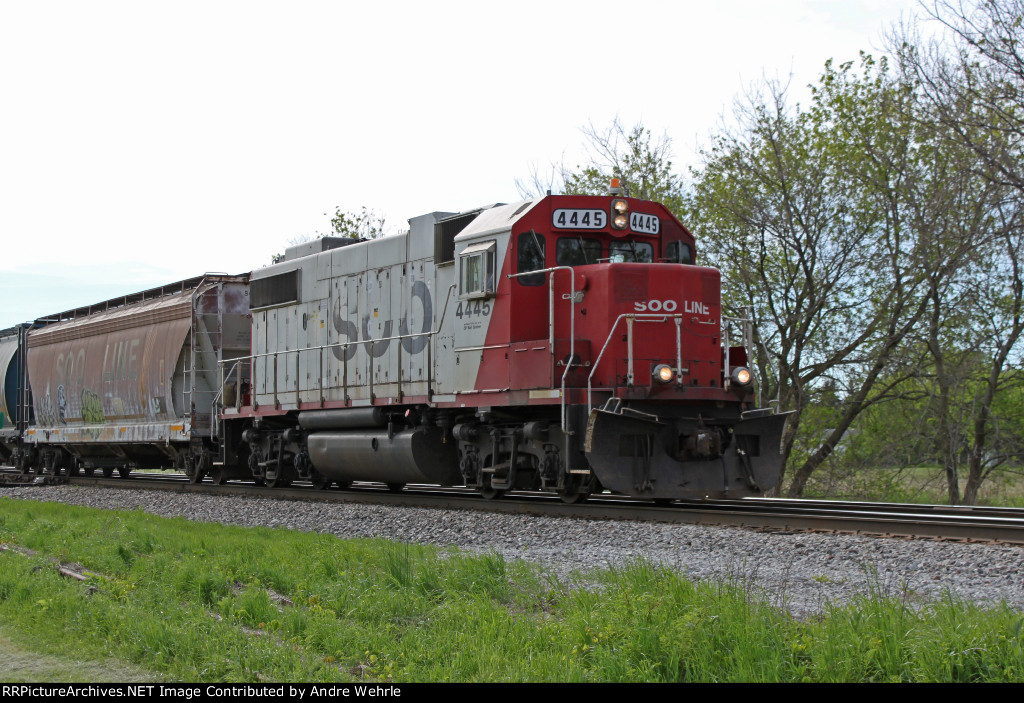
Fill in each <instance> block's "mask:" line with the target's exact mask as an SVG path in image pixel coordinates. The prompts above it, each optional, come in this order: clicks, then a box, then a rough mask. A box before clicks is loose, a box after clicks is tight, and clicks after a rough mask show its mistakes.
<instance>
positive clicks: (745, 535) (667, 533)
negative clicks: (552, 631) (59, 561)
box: [0, 486, 1024, 617]
mask: <svg viewBox="0 0 1024 703" xmlns="http://www.w3.org/2000/svg"><path fill="white" fill-rule="evenodd" d="M0 495H3V496H9V497H12V498H22V499H30V500H48V501H58V502H63V503H71V504H76V505H85V506H91V507H94V508H105V509H125V510H133V509H139V510H144V511H146V512H150V513H153V514H156V515H162V516H165V517H178V516H185V517H188V518H189V519H192V520H197V521H209V522H221V523H224V524H230V525H240V526H244V527H252V526H265V527H287V528H289V529H295V530H305V531H311V532H314V531H315V532H325V533H330V534H334V535H337V536H338V537H382V538H386V539H392V540H397V541H401V542H416V543H423V544H434V545H438V546H445V547H447V546H454V547H458V548H461V549H465V550H471V551H478V552H487V551H491V550H494V551H496V552H498V553H500V554H501V555H502V556H503V557H504V558H505V559H508V560H512V559H525V560H529V561H532V562H535V563H538V564H540V565H541V566H542V567H543V568H544V569H546V570H548V571H549V572H551V573H553V574H554V575H556V576H557V577H559V578H562V579H565V578H568V577H570V576H571V575H572V574H573V572H575V571H582V572H585V571H586V570H589V569H594V568H600V567H608V566H621V565H623V564H626V563H628V562H629V561H631V560H635V559H637V558H645V559H648V560H650V561H652V562H655V563H661V564H665V565H668V566H671V567H672V568H675V569H678V570H680V571H681V572H683V573H685V574H686V575H688V576H689V577H691V578H696V579H713V580H727V581H730V582H733V583H737V584H738V585H740V586H743V587H744V588H747V589H748V590H751V591H755V592H758V591H760V592H763V593H764V594H765V595H766V596H767V597H768V599H769V601H770V602H772V603H774V604H776V605H779V606H780V607H784V608H787V609H788V610H789V611H790V612H791V613H792V614H793V615H795V616H797V617H806V616H809V615H813V614H814V613H817V612H820V611H821V609H822V608H823V607H824V606H825V604H826V603H828V602H830V601H831V602H843V601H846V600H848V599H850V598H853V597H855V596H857V595H861V594H867V593H869V592H876V593H878V592H880V593H882V594H884V595H889V596H893V597H896V598H901V599H904V600H906V601H908V602H910V603H914V604H920V603H925V602H927V601H929V600H932V599H938V598H942V597H944V596H945V595H946V594H951V595H952V596H954V597H956V598H958V599H962V600H965V601H971V602H974V603H978V604H980V605H983V606H995V605H998V604H999V603H1000V602H1001V601H1005V602H1006V603H1007V604H1008V605H1010V606H1011V607H1013V608H1015V609H1018V610H1024V573H1022V570H1021V566H1022V562H1024V549H1022V548H1018V547H1010V546H992V545H979V544H961V543H952V542H936V541H930V540H897V539H878V538H868V537H857V536H844V535H824V534H777V533H766V532H758V531H754V530H746V529H739V528H726V527H702V526H694V525H665V524H654V523H646V522H613V521H607V520H587V519H576V518H552V517H534V516H529V515H506V514H501V513H486V512H476V511H455V510H440V509H433V508H408V507H398V506H383V505H369V504H360V503H317V502H305V501H283V500H278V499H273V498H239V497H221V496H206V495H194V494H191V495H185V494H176V493H168V492H166V491H146V490H135V489H99V488H85V487H80V486H39V487H25V488H12V489H9V490H4V491H3V492H0Z"/></svg>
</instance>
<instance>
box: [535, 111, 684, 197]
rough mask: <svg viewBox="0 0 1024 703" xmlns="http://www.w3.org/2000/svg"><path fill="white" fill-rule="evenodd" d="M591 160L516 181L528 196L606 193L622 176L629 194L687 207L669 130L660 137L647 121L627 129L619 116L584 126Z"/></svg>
mask: <svg viewBox="0 0 1024 703" xmlns="http://www.w3.org/2000/svg"><path fill="white" fill-rule="evenodd" d="M582 131H583V135H584V137H585V138H586V148H587V152H588V155H589V157H590V161H589V162H588V163H586V164H578V165H576V167H575V168H570V167H568V166H566V165H565V164H562V165H560V166H558V165H552V166H551V169H550V172H549V173H548V174H547V175H546V176H541V174H540V173H539V172H538V170H537V169H536V168H533V169H532V173H531V177H530V179H528V180H527V181H523V180H520V179H517V180H516V187H517V188H518V189H519V192H520V194H521V195H522V196H523V197H536V196H538V195H540V194H541V193H543V192H545V191H555V192H562V193H566V194H570V195H573V194H577V195H603V194H605V193H607V192H608V186H609V184H610V183H611V179H612V178H618V179H619V184H620V187H621V188H622V193H623V195H626V196H628V197H632V198H641V199H643V200H653V201H656V202H660V203H663V204H664V205H665V206H666V207H668V209H669V210H671V211H672V212H674V213H676V214H679V213H680V212H682V208H683V181H682V177H681V176H679V175H678V174H677V173H675V171H674V170H673V167H672V160H671V155H672V141H671V139H669V137H668V135H667V134H663V135H662V136H661V137H660V138H658V139H655V138H654V136H653V135H652V134H651V130H650V129H648V128H647V127H644V126H643V124H637V125H634V126H633V127H631V128H629V129H626V128H625V127H624V126H623V125H622V123H621V122H620V121H619V120H618V119H617V118H616V119H615V120H614V122H612V125H611V126H610V127H608V128H607V129H604V130H599V129H597V128H596V127H594V125H593V124H590V125H588V126H587V127H584V128H583V130H582Z"/></svg>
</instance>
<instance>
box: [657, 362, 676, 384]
mask: <svg viewBox="0 0 1024 703" xmlns="http://www.w3.org/2000/svg"><path fill="white" fill-rule="evenodd" d="M653 376H654V378H656V379H657V380H659V381H661V382H662V383H669V382H671V381H672V377H673V376H675V372H673V371H672V367H671V366H669V365H668V364H658V365H657V366H655V367H654V374H653Z"/></svg>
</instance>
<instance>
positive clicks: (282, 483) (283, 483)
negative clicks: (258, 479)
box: [267, 474, 292, 488]
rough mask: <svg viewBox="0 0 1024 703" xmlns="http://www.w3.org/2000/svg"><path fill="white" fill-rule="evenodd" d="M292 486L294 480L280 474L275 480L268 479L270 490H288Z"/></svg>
mask: <svg viewBox="0 0 1024 703" xmlns="http://www.w3.org/2000/svg"><path fill="white" fill-rule="evenodd" d="M290 485H292V479H291V477H289V476H282V475H281V474H278V475H277V476H274V478H268V479H267V487H268V488H288V486H290Z"/></svg>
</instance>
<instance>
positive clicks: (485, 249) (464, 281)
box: [459, 241, 495, 298]
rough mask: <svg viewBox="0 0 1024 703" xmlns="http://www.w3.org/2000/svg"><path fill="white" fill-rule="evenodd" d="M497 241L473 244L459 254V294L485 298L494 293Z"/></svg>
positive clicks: (464, 296) (465, 296) (467, 296)
mask: <svg viewBox="0 0 1024 703" xmlns="http://www.w3.org/2000/svg"><path fill="white" fill-rule="evenodd" d="M494 251H495V242H494V241H489V242H480V243H478V244H471V245H469V246H468V247H466V248H465V249H464V250H463V251H462V253H461V254H459V296H460V297H463V298H483V297H487V296H490V295H494V290H495V288H494Z"/></svg>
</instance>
